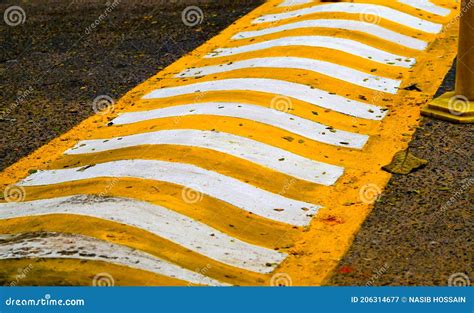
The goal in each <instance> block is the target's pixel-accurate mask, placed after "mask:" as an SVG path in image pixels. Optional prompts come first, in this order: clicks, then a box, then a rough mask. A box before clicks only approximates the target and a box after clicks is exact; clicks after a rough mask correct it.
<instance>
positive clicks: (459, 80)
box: [422, 0, 474, 123]
mask: <svg viewBox="0 0 474 313" xmlns="http://www.w3.org/2000/svg"><path fill="white" fill-rule="evenodd" d="M459 19H460V24H461V25H460V32H459V49H458V58H457V69H456V89H455V91H454V92H447V93H445V94H444V95H442V96H441V97H439V98H436V99H434V100H433V101H432V102H431V103H430V104H429V105H428V106H427V107H426V108H425V109H423V111H422V113H423V114H424V115H426V116H432V117H436V118H440V119H443V120H448V121H451V122H457V123H473V122H474V4H473V2H472V1H468V0H463V1H462V6H461V13H460V17H459Z"/></svg>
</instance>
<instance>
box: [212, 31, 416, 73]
mask: <svg viewBox="0 0 474 313" xmlns="http://www.w3.org/2000/svg"><path fill="white" fill-rule="evenodd" d="M288 46H306V47H319V48H328V49H334V50H338V51H342V52H346V53H349V54H352V55H355V56H359V57H361V58H365V59H367V60H371V61H374V62H378V63H382V64H388V65H393V66H400V67H404V68H410V67H412V66H413V65H415V63H416V59H414V58H409V57H405V56H401V55H396V54H393V53H389V52H387V51H383V50H380V49H377V48H374V47H371V46H368V45H366V44H363V43H360V42H358V41H355V40H351V39H345V38H339V37H329V36H290V37H282V38H278V39H273V40H268V41H263V42H258V43H254V44H249V45H244V46H238V47H232V48H218V49H215V50H214V51H213V52H211V53H209V54H208V55H206V56H205V58H217V57H224V56H230V55H235V54H240V53H246V52H253V51H260V50H264V49H269V48H275V47H288Z"/></svg>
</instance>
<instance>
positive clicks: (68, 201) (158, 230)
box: [0, 195, 286, 273]
mask: <svg viewBox="0 0 474 313" xmlns="http://www.w3.org/2000/svg"><path fill="white" fill-rule="evenodd" d="M50 214H74V215H83V216H91V217H95V218H100V219H105V220H109V221H113V222H117V223H123V224H126V225H129V226H133V227H137V228H140V229H143V230H146V231H149V232H151V233H153V234H155V235H157V236H160V237H162V238H165V239H167V240H170V241H172V242H174V243H177V244H179V245H181V246H183V247H185V248H186V249H189V250H192V251H194V252H197V253H199V254H202V255H204V256H206V257H209V258H211V259H214V260H216V261H219V262H222V263H224V264H227V265H231V266H235V267H239V268H242V269H246V270H249V271H254V272H259V273H270V272H272V271H273V269H274V268H275V267H276V266H277V265H278V264H279V263H280V262H282V261H283V260H284V259H285V257H286V255H285V254H283V253H280V252H277V251H274V250H271V249H266V248H262V247H259V246H255V245H252V244H249V243H246V242H243V241H240V240H238V239H236V238H233V237H230V236H228V235H226V234H224V233H222V232H220V231H218V230H216V229H214V228H211V227H209V226H207V225H205V224H202V223H200V222H197V221H195V220H193V219H191V218H189V217H186V216H184V215H181V214H179V213H176V212H174V211H171V210H168V209H166V208H164V207H161V206H157V205H152V204H149V203H146V202H142V201H136V200H132V199H124V198H112V197H98V196H87V195H78V196H70V197H61V198H54V199H46V200H35V201H29V202H18V203H6V204H0V219H9V218H15V217H25V216H36V215H50ZM269 264H271V265H269Z"/></svg>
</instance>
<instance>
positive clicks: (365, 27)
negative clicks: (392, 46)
mask: <svg viewBox="0 0 474 313" xmlns="http://www.w3.org/2000/svg"><path fill="white" fill-rule="evenodd" d="M315 27H321V28H339V29H344V30H351V31H359V32H363V33H366V34H369V35H372V36H375V37H378V38H381V39H383V40H387V41H390V42H393V43H396V44H399V45H402V46H404V47H407V48H412V49H416V50H425V49H426V47H427V46H428V43H427V42H426V41H423V40H420V39H416V38H412V37H410V36H406V35H403V34H400V33H397V32H394V31H391V30H389V29H387V28H384V27H382V26H379V25H377V24H372V23H367V22H363V21H356V20H343V19H317V20H306V21H301V22H295V23H289V24H285V25H280V26H275V27H269V28H264V29H260V30H254V31H244V32H240V33H238V34H236V35H234V36H233V37H232V39H234V40H237V39H247V38H253V37H259V36H264V35H268V34H273V33H279V32H283V31H287V30H291V29H301V28H315Z"/></svg>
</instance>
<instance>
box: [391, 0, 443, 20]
mask: <svg viewBox="0 0 474 313" xmlns="http://www.w3.org/2000/svg"><path fill="white" fill-rule="evenodd" d="M398 2H400V3H403V4H406V5H409V6H411V7H414V8H416V9H419V10H423V11H426V12H429V13H432V14H436V15H440V16H448V15H449V14H450V13H451V10H449V9H446V8H443V7H441V6H439V5H436V4H434V3H432V2H431V1H429V0H398Z"/></svg>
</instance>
